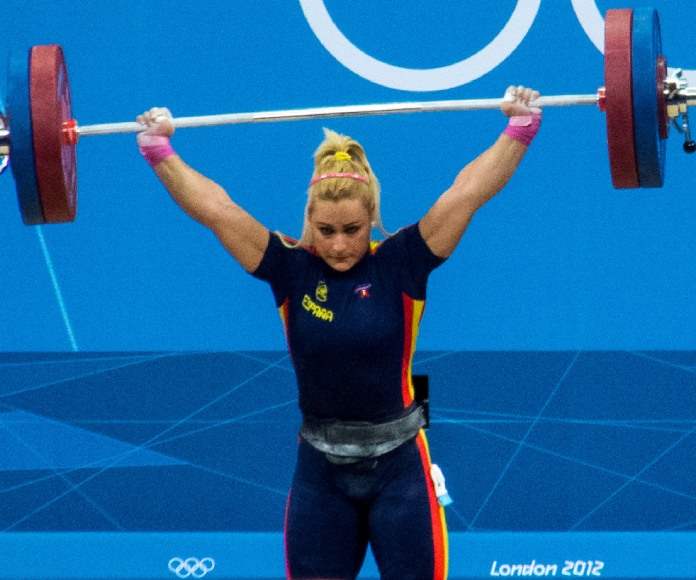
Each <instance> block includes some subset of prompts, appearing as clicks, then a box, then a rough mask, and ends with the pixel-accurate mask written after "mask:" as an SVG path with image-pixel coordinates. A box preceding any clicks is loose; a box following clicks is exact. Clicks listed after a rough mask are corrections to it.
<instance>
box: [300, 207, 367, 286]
mask: <svg viewBox="0 0 696 580" xmlns="http://www.w3.org/2000/svg"><path fill="white" fill-rule="evenodd" d="M309 223H310V227H311V229H312V235H313V242H314V248H315V251H316V253H317V255H318V256H319V257H320V258H322V259H323V260H324V261H325V262H326V263H327V264H328V265H329V266H331V267H332V268H333V269H334V270H337V271H339V272H346V271H347V270H350V269H351V268H352V267H353V266H355V264H357V263H358V262H359V261H360V260H361V259H362V257H363V256H364V255H365V254H366V253H367V251H368V249H369V248H370V233H371V231H372V216H371V215H370V212H369V211H368V210H367V208H366V207H365V205H364V203H363V202H362V201H361V200H358V199H342V200H340V201H326V200H318V201H316V202H315V203H314V208H313V210H312V213H311V215H310V217H309Z"/></svg>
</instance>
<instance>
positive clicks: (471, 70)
mask: <svg viewBox="0 0 696 580" xmlns="http://www.w3.org/2000/svg"><path fill="white" fill-rule="evenodd" d="M540 4H541V0H517V4H516V5H515V9H514V11H513V13H512V15H511V16H510V20H508V22H507V24H506V25H505V26H504V27H503V29H502V30H501V31H500V32H499V33H498V35H497V36H496V37H495V38H494V39H493V40H492V41H491V42H490V43H489V44H488V45H486V46H485V47H484V48H483V49H481V50H480V51H479V52H477V53H476V54H473V55H472V56H470V57H469V58H466V59H464V60H461V61H459V62H456V63H454V64H452V65H449V66H443V67H439V68H429V69H413V68H404V67H398V66H393V65H390V64H387V63H385V62H382V61H380V60H377V59H375V58H373V57H371V56H370V55H368V54H366V53H364V52H363V51H362V50H360V49H359V48H358V47H357V46H355V45H354V44H353V43H351V42H350V40H348V39H347V38H346V37H345V35H344V34H343V33H342V32H341V31H340V30H339V29H338V27H337V26H336V24H335V23H334V21H333V20H332V19H331V16H330V15H329V13H328V11H327V10H326V6H324V1H323V0H300V5H301V7H302V11H303V12H304V15H305V18H306V19H307V22H308V23H309V26H310V27H311V28H312V31H313V32H314V34H315V35H316V37H317V38H318V39H319V42H321V43H322V45H324V48H326V50H328V51H329V53H330V54H331V55H333V57H334V58H335V59H336V60H337V61H338V62H340V63H341V64H342V65H343V66H345V67H346V68H347V69H349V70H351V71H353V72H354V73H355V74H357V75H360V76H361V77H363V78H364V79H367V80H369V81H372V82H373V83H376V84H378V85H382V86H385V87H388V88H391V89H399V90H403V91H441V90H445V89H451V88H454V87H458V86H461V85H464V84H466V83H469V82H471V81H473V80H476V79H478V78H480V77H482V76H483V75H485V74H486V73H488V72H490V71H492V70H493V69H494V68H495V67H497V66H498V65H499V64H500V63H501V62H503V61H504V60H505V59H506V58H507V57H508V56H510V55H511V54H512V53H513V52H514V51H515V49H516V48H517V47H518V46H519V45H520V43H521V42H522V40H524V37H525V36H526V35H527V32H529V29H530V28H531V26H532V23H533V22H534V19H535V18H536V15H537V12H538V11H539V5H540Z"/></svg>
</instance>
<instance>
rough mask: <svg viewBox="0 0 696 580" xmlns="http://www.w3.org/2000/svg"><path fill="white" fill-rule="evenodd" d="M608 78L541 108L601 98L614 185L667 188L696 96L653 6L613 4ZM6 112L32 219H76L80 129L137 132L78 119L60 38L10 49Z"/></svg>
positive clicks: (262, 115) (476, 104) (370, 111)
mask: <svg viewBox="0 0 696 580" xmlns="http://www.w3.org/2000/svg"><path fill="white" fill-rule="evenodd" d="M604 32H605V35H604V36H605V44H604V86H603V87H601V88H599V89H598V90H597V92H596V93H594V94H587V95H560V96H542V97H540V98H539V99H538V100H537V101H535V102H534V103H533V105H534V106H538V107H554V106H571V105H596V106H598V107H599V109H600V111H602V112H604V113H605V115H606V127H607V145H608V154H609V166H610V171H611V179H612V184H613V186H614V187H615V188H617V189H625V188H652V187H662V185H663V183H664V168H665V140H666V139H667V138H668V136H669V129H670V126H674V127H675V128H676V129H677V130H678V131H679V132H680V133H682V134H684V136H685V143H684V150H685V151H687V152H689V153H691V152H693V151H694V150H696V144H694V142H693V140H692V139H691V135H690V131H689V120H688V106H689V105H694V104H696V89H694V88H690V87H689V86H688V82H687V81H686V79H683V78H682V76H681V71H680V70H677V71H676V72H675V73H674V74H673V75H672V76H668V69H667V62H666V59H665V57H664V56H663V54H662V40H661V32H660V22H659V16H658V13H657V11H656V10H655V9H652V8H638V9H635V10H633V9H612V10H608V11H607V13H606V15H605V30H604ZM7 89H8V92H7V98H6V107H7V110H6V111H5V112H0V171H2V170H4V169H5V168H6V167H7V166H8V165H9V166H10V167H11V169H12V174H13V177H14V179H15V186H16V190H17V198H18V201H19V208H20V212H21V215H22V219H23V221H24V223H25V224H27V225H37V224H45V223H65V222H71V221H74V219H75V216H76V211H77V157H76V145H77V143H78V140H79V138H80V137H87V136H92V135H106V134H114V133H136V132H138V131H142V130H143V129H144V127H143V126H142V125H140V124H138V123H136V122H127V123H106V124H98V125H83V126H80V125H78V123H77V121H76V120H75V119H74V117H73V113H72V104H71V96H70V86H69V82H68V71H67V66H66V62H65V57H64V54H63V50H62V48H61V47H60V45H57V44H52V45H39V46H33V47H31V48H30V49H29V50H28V51H26V50H21V51H13V52H11V54H10V58H9V66H8V83H7ZM501 104H502V98H501V99H473V100H472V99H469V100H449V101H428V102H411V103H387V104H372V105H349V106H338V107H318V108H309V109H295V110H285V111H265V112H252V113H231V114H224V115H207V116H199V117H178V118H174V119H173V125H174V127H176V128H186V127H202V126H213V125H230V124H241V123H261V122H275V121H293V120H302V119H321V118H336V117H348V116H365V115H386V114H395V113H416V112H436V111H466V110H483V109H498V108H500V106H501ZM679 121H680V122H679Z"/></svg>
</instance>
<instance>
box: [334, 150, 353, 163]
mask: <svg viewBox="0 0 696 580" xmlns="http://www.w3.org/2000/svg"><path fill="white" fill-rule="evenodd" d="M334 157H336V159H338V160H339V161H350V160H351V159H352V157H351V156H350V155H349V154H348V153H346V152H345V151H337V152H336V154H335V155H334Z"/></svg>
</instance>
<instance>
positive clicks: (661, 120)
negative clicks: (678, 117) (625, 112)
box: [656, 56, 669, 139]
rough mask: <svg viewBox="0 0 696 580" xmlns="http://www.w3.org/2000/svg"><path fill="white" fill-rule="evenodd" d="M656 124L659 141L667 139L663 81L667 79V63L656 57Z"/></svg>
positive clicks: (665, 100)
mask: <svg viewBox="0 0 696 580" xmlns="http://www.w3.org/2000/svg"><path fill="white" fill-rule="evenodd" d="M656 72H657V91H656V92H657V122H658V125H659V128H660V139H667V138H668V137H669V116H668V115H667V95H665V79H666V78H667V61H666V60H665V57H664V56H658V57H657V69H656Z"/></svg>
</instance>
